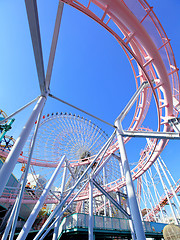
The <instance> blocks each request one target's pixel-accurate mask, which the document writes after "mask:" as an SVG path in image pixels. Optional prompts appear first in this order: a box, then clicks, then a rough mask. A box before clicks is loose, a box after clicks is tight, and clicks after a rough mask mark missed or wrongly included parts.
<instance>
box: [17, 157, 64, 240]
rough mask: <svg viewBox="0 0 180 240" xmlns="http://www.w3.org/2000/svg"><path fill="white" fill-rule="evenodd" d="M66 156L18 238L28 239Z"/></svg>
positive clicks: (18, 239)
mask: <svg viewBox="0 0 180 240" xmlns="http://www.w3.org/2000/svg"><path fill="white" fill-rule="evenodd" d="M65 158H66V156H65V155H64V156H63V157H62V158H61V160H60V162H59V164H58V166H57V168H56V169H55V171H54V173H53V175H52V176H51V178H50V180H49V182H48V183H47V184H46V187H45V188H44V190H43V192H42V194H41V196H40V198H39V200H38V202H37V203H36V205H35V206H34V208H33V210H32V212H31V215H30V216H29V218H28V220H27V221H26V223H25V224H24V227H23V228H22V230H21V232H20V233H19V235H18V237H17V240H20V239H21V240H23V239H26V237H27V235H28V233H29V231H30V229H31V227H32V225H33V223H34V221H35V219H36V217H37V215H38V213H39V211H40V209H41V207H42V206H43V203H44V201H45V199H46V196H47V194H48V193H49V191H50V189H51V186H52V184H53V182H54V180H55V178H56V177H57V174H58V173H59V170H60V169H61V167H62V165H63V163H64V161H65Z"/></svg>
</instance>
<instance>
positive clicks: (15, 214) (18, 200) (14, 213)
mask: <svg viewBox="0 0 180 240" xmlns="http://www.w3.org/2000/svg"><path fill="white" fill-rule="evenodd" d="M41 115H42V110H41V112H40V113H39V116H38V121H37V124H36V128H35V131H34V135H33V139H32V142H31V146H30V153H29V157H28V161H27V165H26V169H25V172H24V173H23V174H22V175H23V182H22V185H21V189H20V192H19V195H18V196H17V198H16V203H15V204H14V207H13V209H12V212H11V216H10V219H9V221H8V225H7V227H6V230H5V232H4V234H3V238H2V239H6V238H7V235H8V233H9V229H10V226H11V221H12V227H11V232H10V236H9V240H13V238H14V233H15V230H16V224H17V220H18V216H19V211H20V207H21V203H22V198H23V195H24V190H25V186H26V181H27V176H28V172H29V168H30V163H31V158H32V154H33V150H34V146H35V142H36V137H37V132H38V128H39V124H40V119H41ZM11 218H12V220H11ZM5 235H6V236H5Z"/></svg>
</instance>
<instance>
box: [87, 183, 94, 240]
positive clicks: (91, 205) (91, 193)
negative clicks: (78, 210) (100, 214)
mask: <svg viewBox="0 0 180 240" xmlns="http://www.w3.org/2000/svg"><path fill="white" fill-rule="evenodd" d="M93 226H94V221H93V182H92V181H91V180H90V181H89V227H88V239H89V240H93Z"/></svg>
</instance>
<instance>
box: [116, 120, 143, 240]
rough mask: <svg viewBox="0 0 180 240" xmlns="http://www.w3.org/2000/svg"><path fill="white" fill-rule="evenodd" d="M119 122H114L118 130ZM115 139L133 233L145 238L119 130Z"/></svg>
mask: <svg viewBox="0 0 180 240" xmlns="http://www.w3.org/2000/svg"><path fill="white" fill-rule="evenodd" d="M119 124H120V123H119V121H116V122H115V125H116V126H117V128H118V130H120V129H121V126H120V125H119ZM117 139H118V144H119V150H120V154H121V160H122V166H123V170H124V175H125V179H126V186H127V194H128V201H129V207H130V212H131V217H132V220H133V225H134V228H135V234H136V237H137V239H138V240H144V239H146V237H145V233H144V229H143V225H142V221H141V216H140V212H139V207H138V203H137V199H136V192H135V189H134V185H133V181H132V177H131V172H130V167H129V163H128V158H127V155H126V150H125V146H124V141H123V137H122V135H121V133H120V131H117Z"/></svg>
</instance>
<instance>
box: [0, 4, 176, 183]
mask: <svg viewBox="0 0 180 240" xmlns="http://www.w3.org/2000/svg"><path fill="white" fill-rule="evenodd" d="M37 2H38V7H39V19H40V31H41V36H42V47H43V57H44V65H45V69H46V67H47V63H48V56H49V51H50V45H51V39H52V34H53V26H54V21H55V14H56V9H57V1H55V0H53V1H52V0H51V1H50V0H38V1H37ZM148 2H149V4H150V5H151V6H153V7H154V11H155V13H156V15H157V16H158V18H159V19H160V21H161V23H162V25H163V27H164V29H165V31H166V33H167V35H168V37H169V38H170V39H171V44H172V47H173V50H174V54H175V58H176V62H177V65H178V66H180V47H179V43H180V27H179V23H180V14H179V9H180V1H179V0H171V1H169V0H159V1H155V0H151V1H148ZM0 9H1V14H0V26H1V28H0V31H1V38H0V76H1V80H0V81H1V89H0V102H1V104H0V109H2V110H4V111H5V112H6V113H7V114H10V113H12V112H14V111H15V110H16V109H18V108H19V107H21V106H23V105H24V104H25V103H27V102H29V101H30V100H32V99H34V98H35V97H36V96H37V95H39V94H40V91H39V84H38V79H37V72H36V67H35V61H34V55H33V49H32V44H31V37H30V32H29V26H28V21H27V15H26V9H25V3H24V1H22V0H21V1H20V0H16V1H12V0H9V1H7V0H1V1H0ZM134 91H135V83H134V77H133V74H132V70H131V68H130V65H129V63H128V60H127V59H126V56H125V54H124V53H123V51H122V50H121V48H120V46H119V45H118V43H117V42H116V41H115V39H114V38H113V37H112V36H111V35H110V34H109V33H107V32H106V31H105V30H104V29H102V27H100V26H98V25H97V24H96V23H95V22H93V20H91V19H89V18H88V17H87V16H84V15H83V14H82V13H79V12H77V11H76V10H75V9H73V8H71V7H69V6H65V8H64V12H63V18H62V25H61V30H60V36H59V41H58V46H57V53H56V58H55V64H54V69H53V74H52V81H51V93H52V94H54V95H56V96H57V97H59V98H62V99H64V100H65V101H68V102H70V103H71V104H74V105H76V106H78V107H80V108H82V109H84V110H86V111H88V112H90V113H92V114H94V115H96V116H98V117H100V118H102V119H104V120H106V121H108V122H110V123H112V124H113V123H114V120H115V118H116V117H117V116H118V114H119V113H120V112H121V110H122V109H123V107H124V106H125V105H126V103H127V102H128V100H129V99H130V97H131V96H132V94H133V93H134ZM31 110H32V107H30V108H29V109H27V110H26V111H24V112H22V113H21V114H19V115H18V117H16V121H15V123H14V127H13V130H12V131H11V133H9V134H12V135H14V137H15V138H17V136H18V134H19V132H20V129H21V127H22V126H23V124H24V123H25V122H26V120H27V118H28V116H29V114H30V111H31ZM52 112H72V113H77V114H80V115H81V116H85V115H84V114H82V113H79V112H77V111H76V110H74V109H72V108H69V107H68V106H66V105H63V104H61V103H58V102H56V101H55V100H53V99H48V101H47V104H46V107H45V109H44V113H45V114H47V113H52ZM152 112H153V110H152ZM151 116H152V115H151V114H150V115H148V117H147V120H146V124H147V126H149V127H150V128H151V127H152V128H154V126H155V125H156V123H155V122H154V121H155V120H154V119H156V116H153V118H152V117H151ZM85 117H86V116H85ZM87 118H88V119H89V117H88V116H87ZM93 122H95V123H96V124H97V125H98V126H100V127H101V128H103V129H104V130H105V131H106V132H107V133H108V134H109V135H110V134H111V133H112V131H113V129H112V128H110V127H108V126H106V125H104V124H102V123H101V122H97V121H96V120H93ZM151 122H153V123H152V126H151ZM128 123H129V119H127V122H125V123H124V126H125V127H126V126H128ZM138 144H139V146H138V147H137V145H138ZM144 144H145V141H144V140H139V139H133V140H132V141H131V143H128V145H127V151H128V157H129V160H130V162H137V161H138V159H139V155H138V152H139V150H140V149H143V147H144ZM179 144H180V142H178V141H176V142H175V141H171V142H170V143H169V145H168V146H167V147H166V149H165V150H164V152H163V153H162V157H163V159H164V160H165V161H166V163H167V165H168V167H169V168H170V170H171V172H172V173H173V175H175V178H176V179H178V178H179V174H178V172H179V171H180V157H179V154H178V150H179ZM174 166H176V168H175V167H174Z"/></svg>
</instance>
